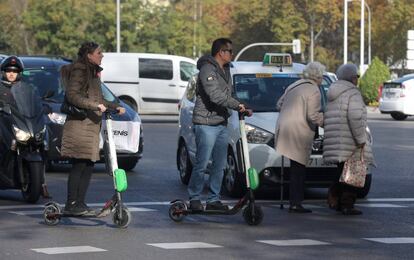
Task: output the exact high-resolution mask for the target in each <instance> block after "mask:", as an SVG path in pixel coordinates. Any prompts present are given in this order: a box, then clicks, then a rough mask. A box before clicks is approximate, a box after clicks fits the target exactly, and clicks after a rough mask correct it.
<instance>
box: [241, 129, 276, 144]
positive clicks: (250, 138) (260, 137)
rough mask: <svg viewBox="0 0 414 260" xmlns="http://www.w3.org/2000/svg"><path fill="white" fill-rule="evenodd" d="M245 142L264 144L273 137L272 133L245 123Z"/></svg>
mask: <svg viewBox="0 0 414 260" xmlns="http://www.w3.org/2000/svg"><path fill="white" fill-rule="evenodd" d="M244 130H245V131H246V137H247V142H248V143H252V144H266V143H267V142H269V141H270V140H271V139H272V138H273V134H272V133H270V132H268V131H265V130H263V129H261V128H258V127H255V126H252V125H248V124H246V125H245V127H244Z"/></svg>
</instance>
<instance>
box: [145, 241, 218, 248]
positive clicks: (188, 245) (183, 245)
mask: <svg viewBox="0 0 414 260" xmlns="http://www.w3.org/2000/svg"><path fill="white" fill-rule="evenodd" d="M147 245H149V246H155V247H159V248H162V249H196V248H219V247H222V246H219V245H214V244H209V243H203V242H182V243H156V244H147Z"/></svg>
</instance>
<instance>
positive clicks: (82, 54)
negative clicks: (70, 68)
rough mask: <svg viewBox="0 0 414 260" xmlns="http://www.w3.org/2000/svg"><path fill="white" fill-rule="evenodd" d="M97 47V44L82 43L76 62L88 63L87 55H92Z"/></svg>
mask: <svg viewBox="0 0 414 260" xmlns="http://www.w3.org/2000/svg"><path fill="white" fill-rule="evenodd" d="M98 47H99V44H97V43H96V42H84V43H82V45H81V46H80V48H79V50H78V60H79V61H82V62H87V61H88V54H91V53H93V52H94V51H95V50H96V49H97V48H98Z"/></svg>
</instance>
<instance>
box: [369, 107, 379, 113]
mask: <svg viewBox="0 0 414 260" xmlns="http://www.w3.org/2000/svg"><path fill="white" fill-rule="evenodd" d="M367 113H369V114H381V112H380V110H379V108H378V107H370V106H367Z"/></svg>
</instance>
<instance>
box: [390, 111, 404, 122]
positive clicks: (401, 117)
mask: <svg viewBox="0 0 414 260" xmlns="http://www.w3.org/2000/svg"><path fill="white" fill-rule="evenodd" d="M391 117H392V118H394V119H395V120H398V121H402V120H405V119H406V118H407V117H408V116H407V115H404V114H403V113H400V112H393V113H391Z"/></svg>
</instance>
